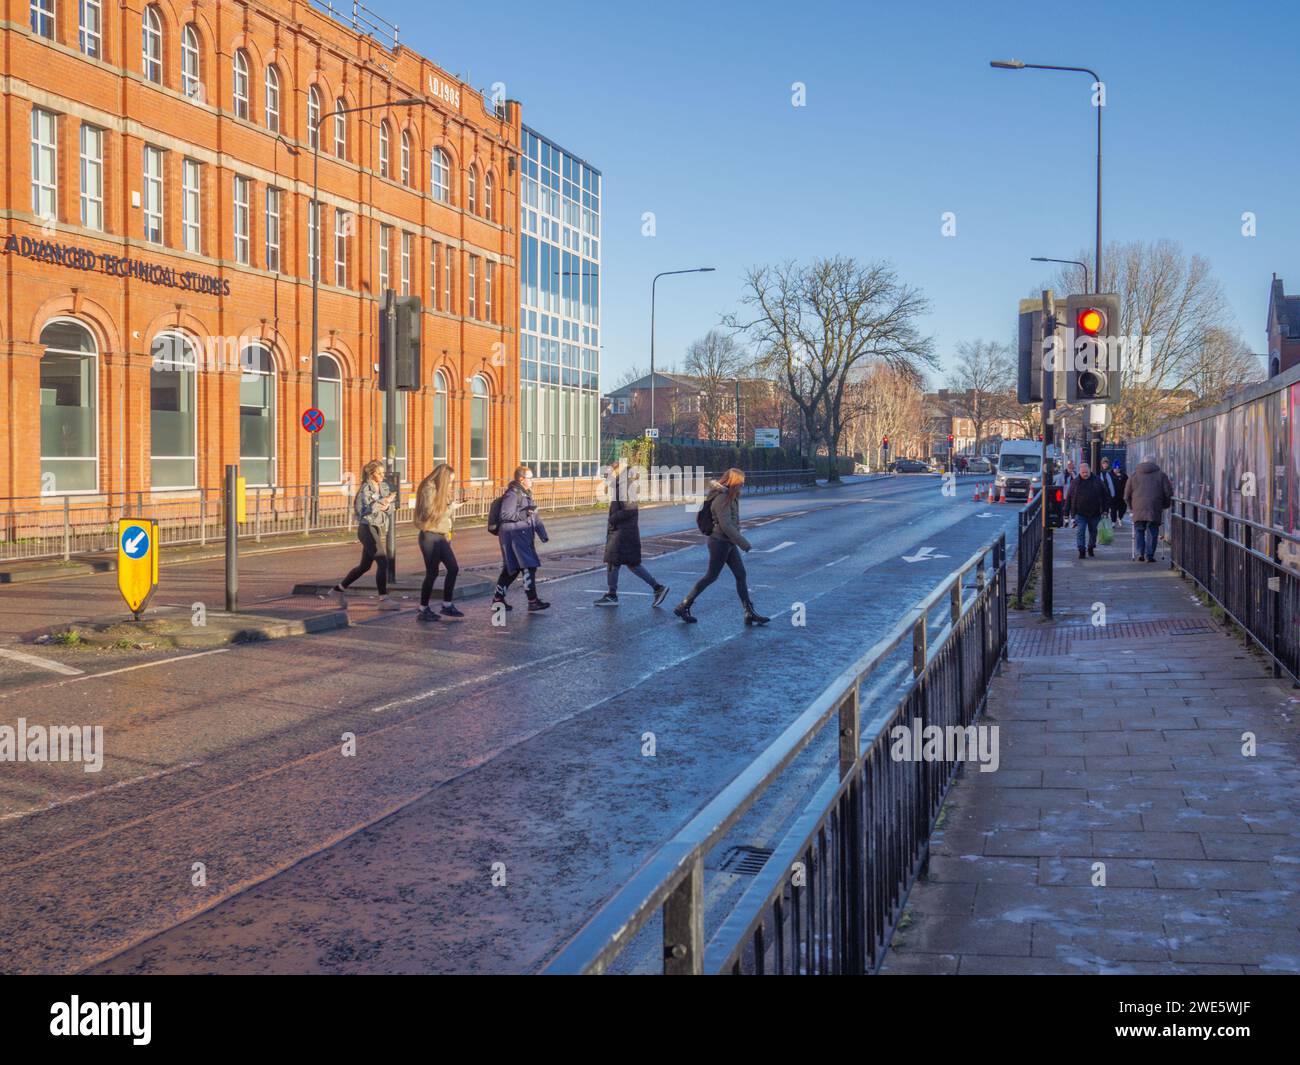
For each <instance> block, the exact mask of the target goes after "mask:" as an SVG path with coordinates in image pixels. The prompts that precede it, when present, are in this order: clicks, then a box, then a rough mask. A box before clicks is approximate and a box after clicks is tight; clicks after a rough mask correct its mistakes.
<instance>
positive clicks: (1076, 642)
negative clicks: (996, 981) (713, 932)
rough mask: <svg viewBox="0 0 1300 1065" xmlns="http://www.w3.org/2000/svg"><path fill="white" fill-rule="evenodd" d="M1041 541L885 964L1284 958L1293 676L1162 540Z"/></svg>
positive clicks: (1010, 969)
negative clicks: (992, 736)
mask: <svg viewBox="0 0 1300 1065" xmlns="http://www.w3.org/2000/svg"><path fill="white" fill-rule="evenodd" d="M1055 543H1056V547H1057V551H1056V566H1055V578H1056V585H1055V587H1056V597H1055V598H1056V603H1055V606H1056V608H1057V617H1056V619H1055V620H1054V621H1053V622H1052V623H1044V622H1042V620H1041V617H1040V615H1038V614H1037V613H1036V612H1033V611H1026V612H1015V613H1013V615H1012V621H1011V637H1012V639H1011V661H1010V663H1009V664H1008V665H1007V666H1006V667H1005V668H1004V670H1003V672H1002V673H1001V675H1000V676H999V677H998V678H997V679H996V680H995V681H994V683H993V687H992V690H991V692H990V696H989V707H988V713H987V715H986V717H985V719H984V722H983V723H986V724H996V725H998V726H999V730H1000V754H1001V764H1000V768H999V769H998V771H997V772H992V773H980V772H977V771H974V768H973V767H968V768H967V769H966V770H964V771H963V772H962V774H961V776H960V777H959V778H958V781H957V783H956V784H955V786H954V788H953V790H952V792H951V794H950V797H949V802H948V805H947V808H946V810H945V814H944V817H943V819H942V822H941V823H942V828H941V830H940V831H939V832H938V833H937V834H936V836H935V839H934V842H933V845H932V850H931V858H930V864H929V870H928V874H927V875H926V876H925V877H924V878H923V879H922V880H921V881H920V882H918V883H917V885H916V886H915V888H914V889H913V891H912V893H911V897H910V898H909V900H908V910H909V911H910V912H909V915H908V916H907V917H905V919H904V920H903V922H902V928H901V930H900V931H899V932H898V933H897V934H896V935H895V937H894V942H893V944H892V948H891V951H890V953H889V954H888V955H887V957H886V959H885V963H884V966H883V970H882V971H883V972H886V973H918V972H926V973H962V974H964V973H1044V974H1054V973H1200V972H1212V973H1243V972H1244V973H1259V972H1263V973H1281V972H1298V971H1300V893H1297V891H1298V889H1300V813H1298V811H1300V738H1298V735H1297V733H1298V731H1300V729H1298V726H1297V722H1296V720H1295V719H1296V716H1297V714H1300V690H1296V689H1294V688H1293V687H1292V685H1291V683H1290V681H1289V680H1280V681H1279V680H1274V679H1273V678H1272V674H1271V669H1270V667H1269V665H1268V663H1267V660H1265V659H1263V658H1261V657H1258V656H1256V655H1255V654H1253V653H1251V652H1250V651H1248V650H1246V649H1244V648H1243V646H1242V643H1241V641H1240V640H1239V639H1234V638H1233V637H1232V635H1231V634H1230V633H1229V632H1228V631H1227V630H1226V629H1224V627H1223V626H1222V625H1221V624H1220V622H1218V621H1216V620H1215V619H1214V617H1213V616H1212V615H1211V612H1210V611H1209V610H1208V609H1206V608H1205V607H1203V606H1201V605H1200V604H1199V603H1198V602H1197V600H1196V598H1195V596H1194V585H1192V583H1191V582H1190V581H1185V580H1182V579H1180V578H1179V576H1178V575H1177V573H1176V571H1174V570H1172V569H1170V568H1169V563H1168V546H1167V545H1162V546H1161V555H1162V559H1161V561H1160V562H1158V563H1157V564H1155V565H1144V564H1140V563H1136V562H1133V561H1130V558H1129V555H1130V551H1131V531H1130V529H1129V528H1127V527H1125V528H1121V529H1119V530H1117V535H1116V540H1115V543H1114V545H1112V546H1111V547H1108V548H1099V549H1098V557H1097V558H1095V559H1089V560H1087V561H1080V560H1079V559H1078V557H1077V554H1076V552H1075V550H1074V537H1073V533H1072V532H1071V531H1070V530H1065V531H1064V532H1058V533H1057V535H1056V538H1055ZM1095 604H1102V605H1104V608H1105V622H1106V624H1105V625H1104V626H1100V627H1095V626H1094V625H1093V624H1092V616H1093V613H1094V611H1095V610H1096V606H1095ZM1246 733H1253V734H1254V736H1255V737H1256V742H1257V750H1256V753H1255V755H1254V756H1253V757H1248V756H1245V755H1244V754H1243V735H1244V734H1246ZM1103 867H1104V875H1105V885H1104V886H1094V881H1095V880H1096V879H1097V877H1098V876H1099V873H1100V872H1101V871H1102V869H1103Z"/></svg>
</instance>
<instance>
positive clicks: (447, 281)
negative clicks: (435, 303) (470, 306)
mask: <svg viewBox="0 0 1300 1065" xmlns="http://www.w3.org/2000/svg"><path fill="white" fill-rule="evenodd" d="M455 258H456V253H455V252H454V251H452V248H451V245H450V244H444V245H443V247H442V309H443V310H444V311H452V310H453V305H452V302H451V293H452V284H451V283H452V276H451V275H452V269H453V268H454V260H455Z"/></svg>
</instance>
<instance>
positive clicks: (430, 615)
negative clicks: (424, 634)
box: [415, 606, 438, 621]
mask: <svg viewBox="0 0 1300 1065" xmlns="http://www.w3.org/2000/svg"><path fill="white" fill-rule="evenodd" d="M415 618H416V620H417V621H437V620H438V615H437V614H435V613H434V612H433V607H431V606H422V607H420V612H419V613H418V614H416V615H415Z"/></svg>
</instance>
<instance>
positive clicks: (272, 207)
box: [263, 188, 280, 274]
mask: <svg viewBox="0 0 1300 1065" xmlns="http://www.w3.org/2000/svg"><path fill="white" fill-rule="evenodd" d="M263 229H265V230H266V268H267V269H268V270H270V271H271V272H272V273H275V274H278V273H279V272H280V190H279V189H277V188H268V189H267V190H266V221H265V223H264V224H263Z"/></svg>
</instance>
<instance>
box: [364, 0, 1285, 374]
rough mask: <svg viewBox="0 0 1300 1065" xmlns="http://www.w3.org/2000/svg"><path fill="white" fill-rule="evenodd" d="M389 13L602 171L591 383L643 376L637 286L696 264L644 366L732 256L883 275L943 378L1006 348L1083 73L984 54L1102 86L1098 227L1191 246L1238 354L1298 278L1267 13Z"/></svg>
mask: <svg viewBox="0 0 1300 1065" xmlns="http://www.w3.org/2000/svg"><path fill="white" fill-rule="evenodd" d="M386 2H387V0H374V2H373V6H374V7H375V8H376V9H377V10H379V11H380V13H381V14H384V15H385V16H387V17H389V18H390V19H391V20H393V21H396V22H398V23H399V24H401V26H402V39H403V41H404V42H405V43H407V44H408V45H409V46H410V47H412V48H414V49H416V50H417V51H420V52H422V53H423V54H426V55H428V56H430V57H431V58H432V59H434V60H435V61H436V62H438V63H440V64H442V65H443V66H445V67H446V68H448V69H449V70H450V71H451V72H453V73H459V74H461V75H462V76H465V77H467V80H469V81H470V82H471V83H472V84H473V85H475V86H478V87H487V86H489V85H491V84H492V83H493V82H497V81H500V82H504V83H505V86H506V93H507V95H508V96H509V97H511V98H513V99H518V100H520V101H522V103H523V108H524V121H525V122H526V123H527V124H528V125H530V126H532V127H534V128H535V129H537V130H539V131H540V132H542V133H544V134H546V135H547V136H549V137H550V138H551V139H553V140H554V141H556V142H557V143H559V144H561V145H563V146H564V147H566V148H567V149H569V150H570V151H572V152H574V153H575V154H577V155H581V156H583V157H585V158H586V159H588V160H589V161H590V162H591V163H592V164H593V165H595V166H596V167H598V168H599V169H600V170H602V171H603V173H604V175H605V196H604V202H603V204H602V207H603V210H604V246H603V249H602V252H603V276H604V293H603V296H604V306H603V308H602V315H603V336H602V341H603V349H604V350H603V352H602V359H603V369H602V372H603V375H604V381H603V384H604V386H605V387H606V388H608V387H610V386H611V385H612V383H613V381H614V380H615V379H616V378H617V377H618V376H619V374H621V373H622V372H623V370H624V369H626V368H627V367H628V366H629V365H631V364H632V363H636V364H637V365H641V366H644V365H645V364H646V363H647V362H648V350H649V302H650V279H651V277H652V276H653V275H654V274H655V273H656V272H657V271H660V270H671V269H680V268H684V267H690V266H697V265H707V266H714V267H716V268H717V273H714V274H703V275H697V276H686V277H682V278H668V279H665V280H664V281H661V282H660V285H659V302H658V332H657V341H656V349H657V353H658V361H659V363H660V365H665V364H668V363H671V362H672V361H673V360H674V359H680V357H681V353H682V352H683V350H684V348H685V347H686V345H688V344H689V343H690V342H691V341H692V340H693V339H695V338H696V337H698V336H700V335H702V334H703V333H705V332H706V331H707V330H708V329H709V328H710V327H711V326H713V325H715V324H716V323H717V321H718V319H719V317H720V316H721V315H722V314H724V313H726V312H728V311H730V310H733V309H735V307H736V304H737V298H738V295H739V293H740V291H741V283H740V278H741V275H742V272H743V271H744V270H745V269H746V268H747V267H749V266H751V265H755V264H761V263H769V262H778V261H781V260H784V259H791V258H792V259H800V260H806V259H809V258H811V257H814V256H820V255H835V254H843V255H851V256H855V257H858V258H861V259H877V258H883V259H887V260H890V261H891V262H893V263H894V264H895V266H896V267H897V268H898V270H899V272H900V274H901V276H902V278H903V279H904V280H906V281H907V282H909V283H911V284H913V285H916V286H918V287H920V288H921V289H922V290H923V291H924V292H925V293H926V295H927V296H928V297H929V298H930V300H931V302H932V304H933V310H932V313H931V314H930V315H928V317H927V319H926V320H925V322H924V328H925V329H926V330H927V331H928V332H929V333H931V334H932V335H933V336H934V337H935V339H936V342H937V350H938V352H939V354H940V357H941V358H942V359H943V360H944V363H945V365H946V364H948V363H949V361H950V360H951V357H952V353H953V350H954V348H955V347H956V345H957V344H958V343H959V342H960V341H962V340H966V339H976V338H989V339H998V340H1010V338H1011V337H1012V336H1013V335H1014V326H1015V315H1016V305H1017V300H1018V299H1020V298H1021V297H1022V296H1024V295H1027V294H1028V293H1029V292H1030V291H1032V290H1033V289H1034V288H1035V287H1036V286H1039V285H1040V284H1042V283H1044V282H1045V281H1047V280H1049V278H1050V274H1049V273H1048V272H1047V270H1046V268H1045V267H1044V264H1038V263H1032V262H1029V261H1028V260H1029V257H1030V256H1032V255H1048V256H1056V257H1060V258H1075V257H1077V253H1078V252H1079V251H1080V250H1083V249H1088V250H1089V260H1090V259H1091V248H1092V242H1093V235H1092V234H1093V209H1094V206H1093V205H1094V200H1093V181H1094V170H1093V167H1094V144H1095V140H1094V136H1095V126H1094V113H1093V111H1092V109H1091V107H1090V106H1089V94H1090V84H1089V79H1088V78H1087V77H1086V76H1085V75H1082V74H1064V73H1052V72H1045V71H1029V70H1025V71H1017V72H1009V71H995V70H992V69H990V68H989V66H988V60H989V59H992V58H1012V57H1014V58H1018V59H1022V60H1024V61H1026V62H1036V63H1055V64H1069V65H1078V66H1091V67H1094V68H1095V69H1097V70H1098V71H1099V72H1100V74H1101V75H1102V77H1103V79H1104V80H1105V82H1106V87H1107V105H1108V106H1107V108H1106V111H1105V115H1104V123H1105V143H1104V165H1105V173H1104V180H1105V184H1104V204H1103V207H1104V213H1103V226H1104V230H1105V232H1104V236H1105V239H1107V240H1152V239H1157V238H1161V237H1168V238H1171V239H1173V240H1175V241H1177V242H1178V243H1179V244H1181V245H1182V246H1183V248H1184V249H1185V250H1186V251H1188V252H1196V253H1199V254H1201V255H1204V256H1205V257H1207V258H1208V259H1209V260H1210V263H1211V265H1212V266H1213V268H1214V271H1215V274H1216V276H1217V277H1218V278H1219V279H1220V281H1221V282H1222V284H1223V286H1224V289H1225V291H1226V294H1227V297H1228V300H1229V303H1230V305H1231V308H1232V310H1233V312H1234V314H1235V316H1236V319H1237V322H1236V324H1237V325H1238V326H1239V328H1240V329H1241V331H1242V333H1243V336H1244V337H1245V339H1246V340H1247V342H1248V343H1249V344H1250V346H1251V347H1252V349H1253V350H1254V351H1256V352H1262V351H1263V350H1264V348H1265V339H1264V322H1265V316H1266V312H1267V300H1268V288H1269V283H1270V280H1271V277H1272V274H1273V273H1274V272H1276V273H1278V274H1279V275H1281V276H1282V277H1283V278H1284V279H1285V280H1286V281H1287V284H1288V288H1289V290H1290V291H1293V292H1294V291H1298V290H1300V196H1298V195H1297V186H1298V185H1300V182H1297V175H1300V134H1298V133H1297V127H1296V120H1297V116H1300V79H1297V78H1296V76H1295V69H1294V62H1293V59H1294V54H1293V53H1294V48H1292V47H1291V44H1292V43H1293V42H1295V41H1296V40H1300V13H1298V11H1300V9H1297V8H1295V7H1293V6H1292V5H1288V4H1276V3H1259V2H1247V3H1236V4H1233V5H1227V4H1221V3H1209V2H1205V0H1183V2H1179V3H1173V2H1161V3H1142V4H1136V3H1133V2H1132V0H1130V2H1129V3H1107V2H1096V3H1093V4H1091V5H1089V10H1090V11H1091V12H1093V14H1091V15H1087V16H1085V15H1082V14H1076V13H1074V12H1075V11H1081V10H1083V5H1061V6H1060V7H1059V8H1055V9H1053V8H1050V7H1045V6H1044V5H1042V4H1030V3H1023V4H1022V3H999V2H996V0H995V2H991V3H988V4H972V3H970V2H969V0H968V2H966V3H946V2H939V3H925V4H920V3H911V4H908V3H888V4H886V3H849V2H814V0H808V2H800V3H791V2H782V3H777V2H768V0H756V2H747V3H743V4H742V3H738V2H717V3H700V2H695V3H677V2H670V0H659V2H656V3H654V4H651V5H640V4H622V3H620V4H608V3H596V2H594V0H593V2H588V3H571V2H540V3H539V2H537V0H533V2H530V3H526V4H525V3H515V2H513V0H497V2H496V3H494V4H492V5H490V6H489V7H484V6H482V5H478V4H468V3H462V4H456V5H442V4H439V5H436V6H424V5H418V6H417V5H414V4H402V5H397V4H396V3H395V2H392V3H389V4H388V6H387V7H385V6H384V5H385V3H386ZM489 24H490V32H488V33H485V32H484V29H485V27H487V26H489ZM796 81H799V82H803V83H804V84H805V85H806V86H807V106H805V107H801V108H796V107H793V106H792V105H791V84H792V83H793V82H796ZM646 211H653V212H654V213H655V216H656V230H657V232H656V235H655V236H654V237H652V238H651V237H644V236H642V235H641V218H642V214H643V212H646ZM945 211H952V212H954V213H955V214H956V224H957V234H956V236H955V237H951V238H945V237H943V236H941V233H940V226H941V216H942V215H943V213H944V212H945ZM1245 211H1252V212H1254V213H1255V215H1256V217H1257V226H1258V235H1257V236H1255V237H1253V238H1246V237H1243V236H1242V235H1241V224H1242V223H1241V215H1242V213H1243V212H1245ZM936 383H937V382H936Z"/></svg>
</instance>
